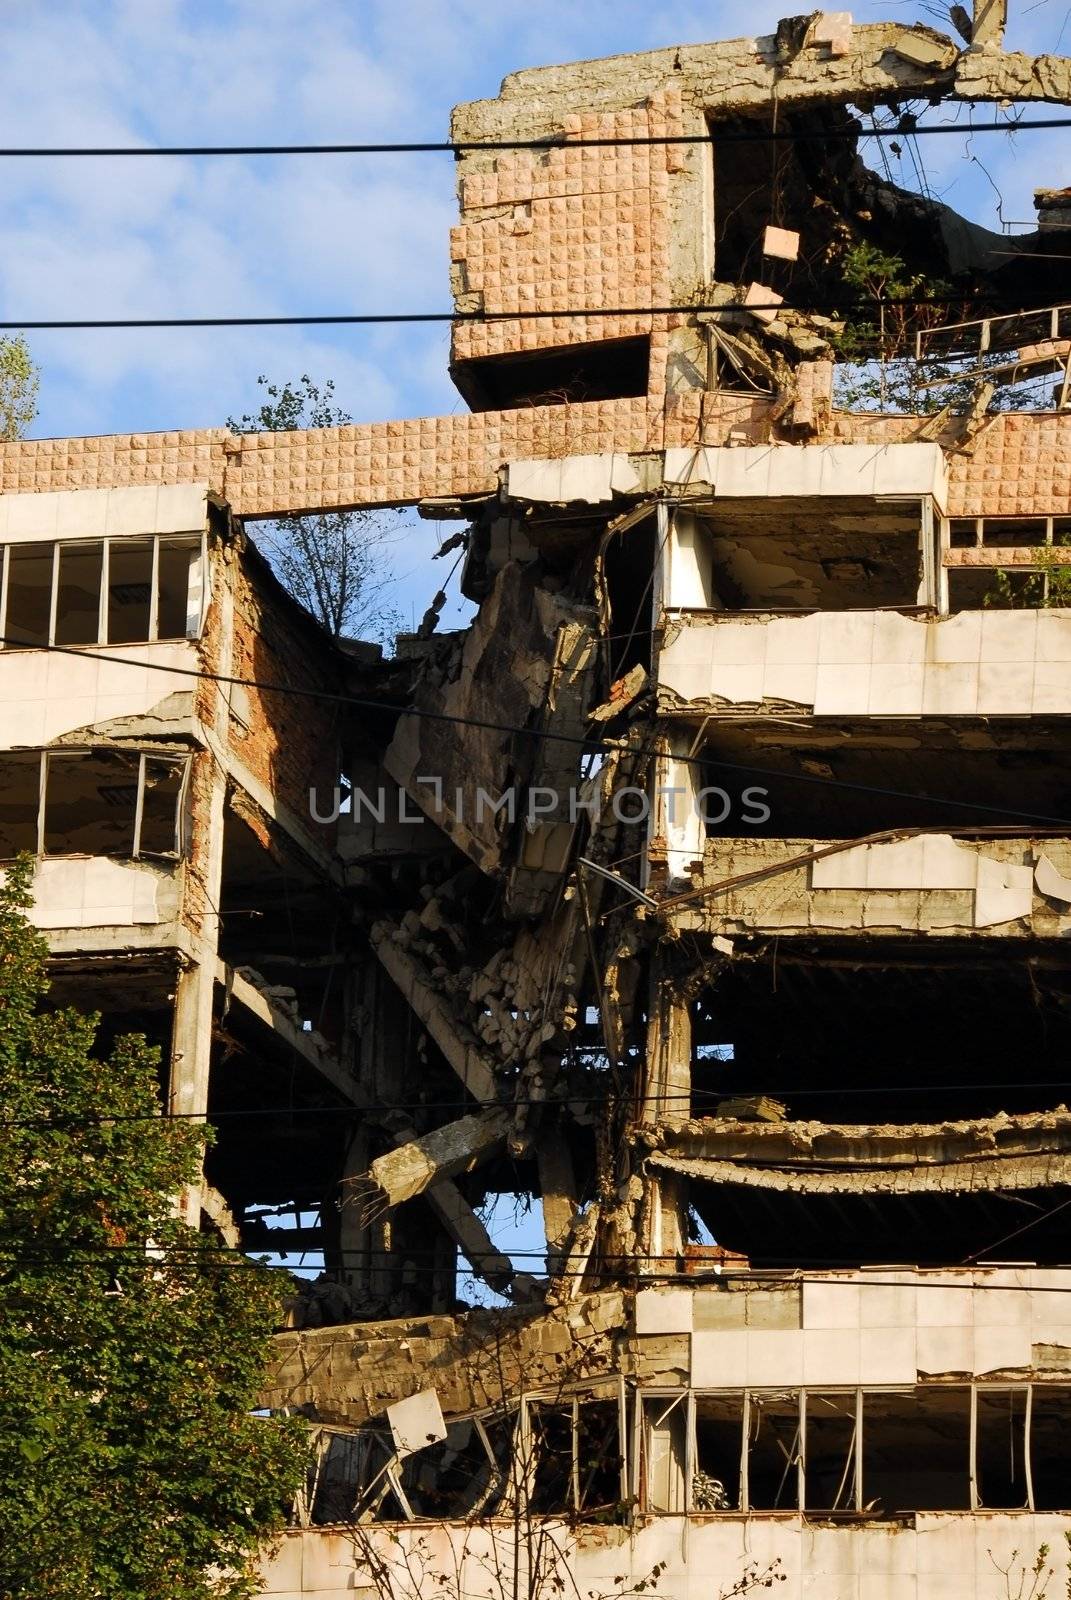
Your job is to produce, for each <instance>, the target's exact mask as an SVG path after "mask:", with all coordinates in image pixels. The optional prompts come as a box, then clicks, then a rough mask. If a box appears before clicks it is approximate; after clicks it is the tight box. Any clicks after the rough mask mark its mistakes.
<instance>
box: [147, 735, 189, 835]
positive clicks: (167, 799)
mask: <svg viewBox="0 0 1071 1600" xmlns="http://www.w3.org/2000/svg"><path fill="white" fill-rule="evenodd" d="M143 759H144V763H145V771H144V778H143V783H142V790H141V817H140V827H139V831H138V854H139V855H175V854H176V853H177V852H178V850H179V848H180V841H179V801H180V799H181V796H182V780H183V776H184V770H185V769H184V767H183V766H182V764H181V763H179V762H177V761H168V760H163V759H161V758H159V757H157V756H145V757H144V758H143Z"/></svg>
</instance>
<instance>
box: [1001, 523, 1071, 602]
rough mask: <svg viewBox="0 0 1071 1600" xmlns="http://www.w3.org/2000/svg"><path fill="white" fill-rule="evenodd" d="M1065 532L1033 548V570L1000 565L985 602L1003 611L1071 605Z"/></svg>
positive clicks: (1068, 542)
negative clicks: (1050, 541)
mask: <svg viewBox="0 0 1071 1600" xmlns="http://www.w3.org/2000/svg"><path fill="white" fill-rule="evenodd" d="M1068 545H1071V538H1068V537H1067V536H1066V535H1065V536H1064V537H1063V538H1062V539H1060V540H1059V542H1058V543H1057V544H1042V545H1037V546H1036V547H1035V548H1034V549H1033V550H1032V551H1031V552H1030V554H1031V558H1032V560H1033V561H1034V563H1035V568H1034V570H1033V571H1027V572H1024V571H1019V572H1007V571H1005V569H1004V568H1003V567H997V568H996V569H995V571H994V573H993V585H992V588H991V589H990V591H989V593H988V594H987V595H986V597H985V600H984V604H985V605H986V606H992V607H993V608H994V609H996V610H1001V611H1017V610H1025V611H1035V610H1037V609H1038V608H1039V607H1040V608H1041V609H1043V610H1049V609H1065V610H1066V609H1067V608H1069V607H1071V564H1069V562H1068V554H1067V547H1068Z"/></svg>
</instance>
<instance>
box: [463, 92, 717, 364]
mask: <svg viewBox="0 0 1071 1600" xmlns="http://www.w3.org/2000/svg"><path fill="white" fill-rule="evenodd" d="M684 131H685V129H684V121H683V118H682V113H681V96H680V90H679V89H678V88H675V87H671V88H669V89H668V90H666V91H665V92H663V93H660V94H658V95H655V96H652V97H651V99H650V100H649V101H648V102H647V103H646V104H645V105H643V106H639V107H631V108H629V109H627V110H620V111H609V112H605V113H602V114H599V113H585V114H584V115H582V116H568V117H566V118H565V134H566V139H567V140H568V139H570V138H572V139H574V140H575V139H615V138H616V139H637V138H638V139H643V138H651V137H655V138H658V137H664V136H666V135H676V134H680V133H682V132H684ZM679 152H680V147H679V146H673V145H668V146H667V145H642V144H637V145H631V146H629V145H615V146H608V147H598V146H596V147H591V146H586V147H573V148H570V147H569V145H568V144H566V145H565V146H564V147H557V148H555V149H552V150H549V151H547V152H546V153H543V152H541V151H536V150H518V151H516V152H512V153H508V152H507V153H503V154H502V155H499V156H498V157H496V159H495V161H494V170H493V171H490V172H475V173H469V174H467V175H466V176H465V177H464V178H463V179H462V182H461V215H462V221H461V224H460V226H458V227H456V228H454V229H453V230H452V233H451V239H450V254H451V259H452V260H453V261H454V262H455V263H457V264H458V266H459V267H460V268H461V275H462V284H461V287H462V289H463V291H465V292H468V293H472V294H477V295H479V297H480V300H481V303H482V307H483V309H484V310H485V311H488V312H505V313H518V314H519V320H516V321H513V320H511V321H509V322H501V323H495V322H491V323H482V322H462V323H459V324H458V325H457V326H456V327H455V329H454V337H453V356H454V359H455V361H464V360H471V359H472V358H473V357H478V356H488V355H499V354H503V353H506V352H516V351H519V350H546V349H555V348H558V347H560V346H562V345H570V344H583V343H586V342H588V341H591V340H603V339H620V338H625V337H628V336H631V335H635V334H644V333H650V334H652V360H651V373H650V392H651V393H652V394H659V393H660V392H661V391H662V390H663V389H664V388H665V359H666V329H667V326H668V324H667V319H666V318H665V317H662V318H652V317H649V316H615V315H610V316H606V315H599V316H595V317H575V316H573V317H570V316H562V317H540V318H526V317H525V316H524V313H525V312H528V311H534V310H539V311H542V312H547V311H561V312H565V311H572V310H574V309H577V308H582V309H590V310H593V311H599V312H606V311H609V312H613V311H615V310H621V311H629V310H635V309H636V308H638V307H646V306H665V305H669V304H670V303H671V294H670V283H669V271H668V262H669V215H668V205H669V174H670V172H671V171H672V170H673V166H674V164H675V163H676V162H677V161H678V160H679V159H680V154H679Z"/></svg>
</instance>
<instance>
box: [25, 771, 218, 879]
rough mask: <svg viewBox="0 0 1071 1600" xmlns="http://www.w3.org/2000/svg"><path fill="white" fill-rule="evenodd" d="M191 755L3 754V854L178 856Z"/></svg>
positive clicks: (180, 847)
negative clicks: (25, 852) (188, 756)
mask: <svg viewBox="0 0 1071 1600" xmlns="http://www.w3.org/2000/svg"><path fill="white" fill-rule="evenodd" d="M188 765H189V763H188V759H187V758H186V757H184V756H170V755H167V756H163V755H149V754H147V753H146V752H144V751H138V750H19V751H6V752H4V753H2V754H0V860H10V859H11V858H12V857H13V856H16V855H18V854H20V852H22V851H24V850H28V851H29V852H30V853H31V854H32V855H44V856H70V855H89V856H124V857H133V856H143V855H160V856H175V855H178V854H179V853H180V852H181V849H182V829H181V822H182V807H181V804H180V802H181V799H182V794H183V789H184V781H185V775H186V771H187V768H188Z"/></svg>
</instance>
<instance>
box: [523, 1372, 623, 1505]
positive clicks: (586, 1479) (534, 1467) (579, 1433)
mask: <svg viewBox="0 0 1071 1600" xmlns="http://www.w3.org/2000/svg"><path fill="white" fill-rule="evenodd" d="M527 1448H528V1454H529V1458H530V1459H529V1460H528V1461H527V1462H525V1463H523V1464H522V1472H523V1473H524V1475H525V1476H526V1477H527V1478H528V1481H529V1484H530V1490H529V1509H530V1510H531V1511H532V1512H534V1513H536V1514H539V1515H548V1514H556V1513H558V1512H562V1511H574V1512H578V1513H585V1512H592V1511H596V1510H605V1509H606V1508H607V1507H610V1506H616V1505H619V1504H620V1503H621V1501H622V1499H623V1490H622V1454H621V1417H620V1400H619V1399H618V1398H617V1397H615V1398H613V1399H606V1400H591V1399H587V1398H581V1397H579V1396H577V1397H575V1398H573V1399H571V1400H562V1401H544V1400H534V1401H531V1402H529V1406H528V1446H527Z"/></svg>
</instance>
